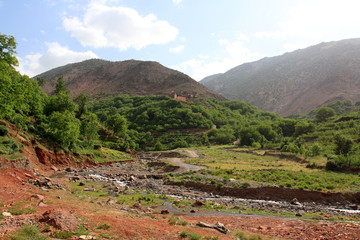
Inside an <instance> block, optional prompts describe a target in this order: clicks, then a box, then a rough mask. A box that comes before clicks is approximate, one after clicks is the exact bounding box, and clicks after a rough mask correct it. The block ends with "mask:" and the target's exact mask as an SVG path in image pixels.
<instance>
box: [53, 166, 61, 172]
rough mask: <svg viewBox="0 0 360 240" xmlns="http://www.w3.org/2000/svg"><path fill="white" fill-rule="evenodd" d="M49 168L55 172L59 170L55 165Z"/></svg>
mask: <svg viewBox="0 0 360 240" xmlns="http://www.w3.org/2000/svg"><path fill="white" fill-rule="evenodd" d="M51 169H52V170H54V171H55V172H57V171H59V169H58V168H57V167H55V166H51Z"/></svg>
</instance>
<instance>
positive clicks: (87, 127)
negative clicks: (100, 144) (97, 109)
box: [80, 112, 99, 144]
mask: <svg viewBox="0 0 360 240" xmlns="http://www.w3.org/2000/svg"><path fill="white" fill-rule="evenodd" d="M98 124H99V123H98V119H97V116H96V115H95V114H94V113H91V112H87V113H85V114H83V115H82V118H81V126H80V134H81V135H82V136H83V137H84V140H85V141H86V142H88V143H89V144H91V143H93V141H94V140H95V139H96V138H97V137H98V134H97V133H98Z"/></svg>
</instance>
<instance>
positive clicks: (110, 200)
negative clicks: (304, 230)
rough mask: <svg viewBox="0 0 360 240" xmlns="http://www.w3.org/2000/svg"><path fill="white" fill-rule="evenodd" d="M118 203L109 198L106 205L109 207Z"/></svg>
mask: <svg viewBox="0 0 360 240" xmlns="http://www.w3.org/2000/svg"><path fill="white" fill-rule="evenodd" d="M115 203H116V201H115V200H114V199H112V198H109V199H108V200H107V201H106V204H107V205H114V204H115Z"/></svg>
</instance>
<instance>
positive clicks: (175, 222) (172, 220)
mask: <svg viewBox="0 0 360 240" xmlns="http://www.w3.org/2000/svg"><path fill="white" fill-rule="evenodd" d="M169 224H170V225H180V226H187V225H188V222H186V221H183V220H181V219H180V218H179V217H177V216H171V217H170V219H169Z"/></svg>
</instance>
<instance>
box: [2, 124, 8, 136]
mask: <svg viewBox="0 0 360 240" xmlns="http://www.w3.org/2000/svg"><path fill="white" fill-rule="evenodd" d="M8 134H9V129H8V128H7V127H5V126H0V137H5V136H7V135H8Z"/></svg>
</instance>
